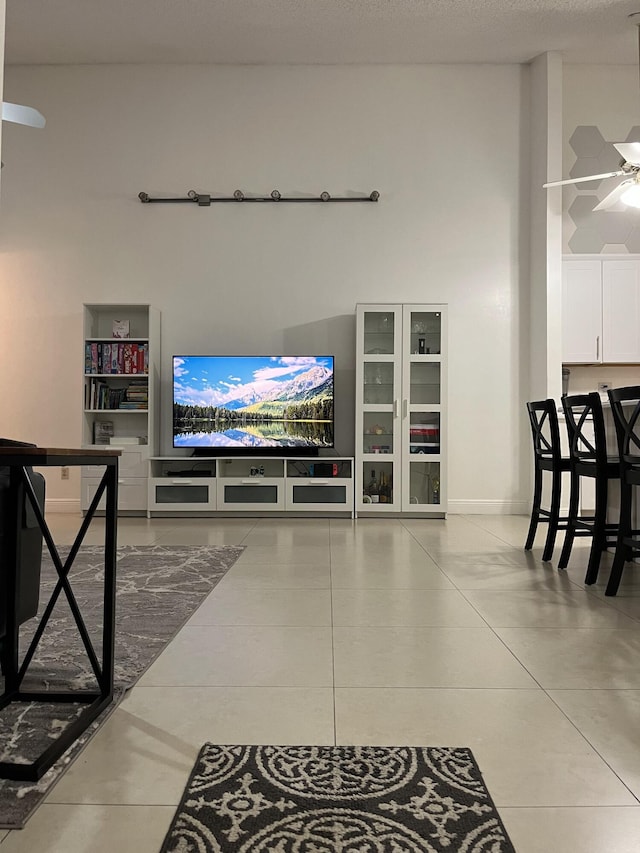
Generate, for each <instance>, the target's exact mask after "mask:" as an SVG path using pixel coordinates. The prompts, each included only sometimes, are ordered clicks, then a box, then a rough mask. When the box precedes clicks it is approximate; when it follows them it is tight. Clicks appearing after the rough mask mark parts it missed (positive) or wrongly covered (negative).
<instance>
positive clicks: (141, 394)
mask: <svg viewBox="0 0 640 853" xmlns="http://www.w3.org/2000/svg"><path fill="white" fill-rule="evenodd" d="M148 406H149V386H148V385H147V383H146V381H138V382H135V381H134V382H131V384H130V385H128V386H127V387H126V389H125V392H124V399H122V400H121V401H120V406H119V408H121V409H134V410H135V409H138V410H139V409H147V408H148Z"/></svg>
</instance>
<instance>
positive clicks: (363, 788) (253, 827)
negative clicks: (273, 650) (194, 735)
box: [161, 743, 515, 853]
mask: <svg viewBox="0 0 640 853" xmlns="http://www.w3.org/2000/svg"><path fill="white" fill-rule="evenodd" d="M445 850H446V851H448V853H515V850H514V847H513V845H512V844H511V842H510V841H509V838H508V836H507V833H506V831H505V828H504V826H503V824H502V821H501V819H500V816H499V815H498V812H497V811H496V807H495V805H494V803H493V801H492V799H491V796H490V795H489V792H488V791H487V789H486V787H485V785H484V782H483V780H482V774H481V773H480V770H479V768H478V765H477V764H476V761H475V759H474V757H473V755H472V753H471V751H470V750H469V749H465V748H451V747H426V748H422V747H421V748H416V747H408V746H401V747H385V746H218V745H214V744H210V743H208V744H205V745H204V747H203V748H202V750H201V751H200V755H199V756H198V760H197V762H196V764H195V767H194V769H193V771H192V773H191V776H190V778H189V782H188V783H187V787H186V790H185V792H184V794H183V797H182V802H181V803H180V805H179V806H178V810H177V812H176V815H175V817H174V819H173V822H172V824H171V827H170V829H169V832H168V833H167V836H166V838H165V841H164V844H163V846H162V850H161V853H190V851H197V853H214V851H215V853H240V851H242V853H269V851H277V853H294V851H295V853H319V851H321V853H436V851H438V853H439V851H445Z"/></svg>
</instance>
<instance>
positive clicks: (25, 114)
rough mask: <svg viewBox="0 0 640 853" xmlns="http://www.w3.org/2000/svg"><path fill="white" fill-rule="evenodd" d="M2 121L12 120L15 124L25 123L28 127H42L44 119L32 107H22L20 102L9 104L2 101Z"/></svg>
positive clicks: (44, 122)
mask: <svg viewBox="0 0 640 853" xmlns="http://www.w3.org/2000/svg"><path fill="white" fill-rule="evenodd" d="M2 121H12V122H15V124H26V125H28V126H29V127H44V126H45V124H46V119H45V117H44V116H43V115H42V113H39V112H38V110H35V109H34V108H33V107H24V106H22V104H10V103H9V102H8V101H3V102H2Z"/></svg>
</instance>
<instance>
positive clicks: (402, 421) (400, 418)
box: [355, 303, 447, 517]
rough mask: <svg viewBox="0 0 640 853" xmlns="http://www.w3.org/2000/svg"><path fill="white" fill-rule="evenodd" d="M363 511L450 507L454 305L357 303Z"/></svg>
mask: <svg viewBox="0 0 640 853" xmlns="http://www.w3.org/2000/svg"><path fill="white" fill-rule="evenodd" d="M356 346H357V354H358V355H357V362H356V478H355V506H356V514H357V515H391V514H397V513H402V514H410V515H421V516H436V517H443V516H444V515H445V514H446V511H447V498H446V495H447V489H446V486H447V463H446V448H447V442H446V436H447V407H446V400H447V306H446V305H440V304H435V305H422V304H411V305H408V304H391V305H390V304H384V303H383V304H360V305H358V306H357V307H356Z"/></svg>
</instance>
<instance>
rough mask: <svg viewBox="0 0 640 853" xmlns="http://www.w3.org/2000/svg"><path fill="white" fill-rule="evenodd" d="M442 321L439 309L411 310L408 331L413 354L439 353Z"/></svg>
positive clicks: (440, 350) (440, 349)
mask: <svg viewBox="0 0 640 853" xmlns="http://www.w3.org/2000/svg"><path fill="white" fill-rule="evenodd" d="M441 329H442V323H441V316H440V312H439V311H412V312H411V324H410V328H409V333H410V336H411V352H412V354H414V355H440V353H441V352H442V331H441Z"/></svg>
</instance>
